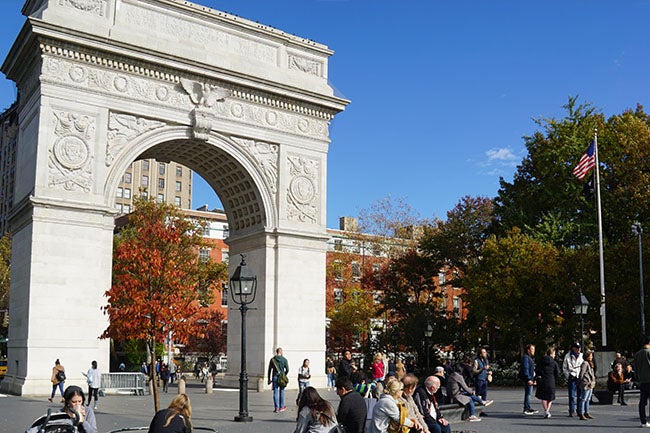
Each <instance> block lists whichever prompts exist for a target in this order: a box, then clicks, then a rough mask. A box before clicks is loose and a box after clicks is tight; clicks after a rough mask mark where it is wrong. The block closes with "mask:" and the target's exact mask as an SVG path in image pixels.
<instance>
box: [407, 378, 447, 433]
mask: <svg viewBox="0 0 650 433" xmlns="http://www.w3.org/2000/svg"><path fill="white" fill-rule="evenodd" d="M438 388H440V379H438V377H437V376H429V377H427V378H426V380H425V381H424V384H422V385H420V386H418V387H417V388H416V390H415V394H414V395H413V400H415V404H416V405H417V407H418V409H419V410H420V413H421V414H422V416H423V417H424V422H426V423H427V427H429V431H430V432H431V433H450V431H451V427H449V422H448V421H447V420H446V419H444V418H443V417H442V413H440V409H439V408H438V402H437V401H436V391H438Z"/></svg>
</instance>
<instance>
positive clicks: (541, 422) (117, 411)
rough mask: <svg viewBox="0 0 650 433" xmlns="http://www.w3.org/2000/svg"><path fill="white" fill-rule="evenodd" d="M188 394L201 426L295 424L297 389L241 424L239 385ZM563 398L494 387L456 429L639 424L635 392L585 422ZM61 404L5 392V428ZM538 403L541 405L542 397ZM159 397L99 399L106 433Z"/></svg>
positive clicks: (21, 426)
mask: <svg viewBox="0 0 650 433" xmlns="http://www.w3.org/2000/svg"><path fill="white" fill-rule="evenodd" d="M169 391H170V392H169V393H168V394H161V407H166V406H167V405H168V404H169V402H170V401H171V400H172V398H173V397H174V395H175V393H176V387H175V386H172V387H170V390H169ZM319 391H320V392H321V395H323V396H324V397H325V398H327V399H328V400H329V401H331V402H332V403H333V404H334V405H335V407H336V405H337V404H338V397H337V396H336V393H335V392H334V391H327V390H326V389H321V390H319ZM187 394H188V395H189V396H190V400H191V402H192V410H193V417H192V419H193V422H194V425H195V426H197V427H212V428H214V429H216V430H217V431H218V432H219V433H267V432H268V433H276V432H277V433H285V432H286V433H291V432H293V431H294V429H295V420H296V407H295V404H294V403H295V398H296V391H295V390H288V391H287V392H286V397H287V401H286V403H287V408H288V409H287V411H286V412H283V413H278V414H275V413H273V397H272V394H271V392H270V391H263V392H260V393H258V392H249V394H248V398H249V408H248V409H249V414H250V415H251V416H252V417H253V419H254V420H253V422H251V423H237V422H235V421H234V420H233V419H234V417H235V416H236V415H237V414H238V413H239V392H238V390H236V389H217V388H215V389H214V392H213V393H212V394H206V393H205V390H204V388H203V387H202V386H201V384H199V383H196V382H191V381H190V382H189V383H188V388H187ZM557 395H558V399H557V400H556V401H555V403H554V404H553V408H552V410H551V413H552V414H553V417H552V418H550V419H543V418H542V417H541V415H533V416H526V417H524V416H522V414H521V411H522V398H523V389H519V388H513V389H511V388H505V389H490V390H489V393H488V397H489V398H491V399H494V400H495V403H494V405H492V406H491V407H490V408H489V414H488V415H489V416H487V417H484V418H483V421H481V422H477V423H469V422H458V423H454V424H452V430H454V431H468V432H477V433H497V432H500V433H501V432H502V433H515V432H527V433H533V432H535V433H536V432H549V433H554V432H558V433H559V432H562V433H565V432H566V431H582V432H585V433H587V432H588V433H601V432H602V433H605V432H607V433H612V432H622V431H626V430H629V429H638V428H639V426H640V422H639V420H638V412H637V404H638V395H634V396H630V398H629V401H628V403H629V406H618V405H615V406H612V405H608V406H600V405H592V408H591V413H592V414H593V416H594V417H595V419H594V420H590V421H580V420H578V419H577V418H569V417H567V397H566V391H565V390H564V389H559V390H558V393H557ZM60 406H61V405H60V404H53V403H49V402H48V401H47V399H46V397H43V398H37V397H16V396H3V397H0V433H21V432H24V431H25V429H26V428H27V427H28V426H29V425H30V424H31V423H32V421H33V420H35V419H36V418H38V417H39V416H41V415H42V414H44V413H45V412H46V411H47V408H48V407H52V408H53V409H58V408H60ZM533 406H534V407H535V408H536V409H541V408H540V404H539V401H538V400H535V399H533ZM153 414H154V410H153V398H152V397H151V396H150V395H146V396H131V395H109V396H106V397H104V398H100V400H99V410H98V411H97V424H98V429H99V432H100V433H107V432H110V431H112V430H117V429H120V428H124V427H135V426H148V425H149V422H150V420H151V418H152V417H153Z"/></svg>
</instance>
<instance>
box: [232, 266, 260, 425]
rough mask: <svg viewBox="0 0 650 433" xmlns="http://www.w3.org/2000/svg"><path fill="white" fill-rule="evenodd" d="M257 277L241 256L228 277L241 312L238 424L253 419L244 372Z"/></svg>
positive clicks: (233, 296) (246, 375) (236, 418)
mask: <svg viewBox="0 0 650 433" xmlns="http://www.w3.org/2000/svg"><path fill="white" fill-rule="evenodd" d="M256 289H257V277H256V276H255V274H254V273H253V271H252V270H251V269H250V268H249V267H248V265H246V256H245V255H243V254H241V263H240V264H239V266H237V269H235V272H234V273H233V274H232V277H230V293H231V294H232V300H233V301H234V302H235V304H237V305H239V311H241V368H240V373H239V415H237V416H236V417H235V421H238V422H251V421H253V417H252V416H249V415H248V373H247V372H246V312H247V311H248V310H249V308H248V304H251V303H252V302H253V301H254V300H255V292H256Z"/></svg>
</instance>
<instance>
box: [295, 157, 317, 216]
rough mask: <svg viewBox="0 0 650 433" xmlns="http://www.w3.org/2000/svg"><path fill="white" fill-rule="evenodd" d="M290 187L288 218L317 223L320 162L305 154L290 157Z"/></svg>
mask: <svg viewBox="0 0 650 433" xmlns="http://www.w3.org/2000/svg"><path fill="white" fill-rule="evenodd" d="M288 164H289V176H290V178H291V180H290V182H289V188H288V189H287V219H289V220H292V221H300V222H308V223H314V224H315V223H317V222H318V220H317V217H318V199H319V197H318V196H319V194H318V191H319V189H318V174H319V162H318V161H316V160H314V159H309V158H306V157H304V156H290V157H289V158H288Z"/></svg>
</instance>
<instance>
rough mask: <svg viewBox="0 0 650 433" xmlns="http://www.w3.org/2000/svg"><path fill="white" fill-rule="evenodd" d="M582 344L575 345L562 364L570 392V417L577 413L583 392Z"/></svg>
mask: <svg viewBox="0 0 650 433" xmlns="http://www.w3.org/2000/svg"><path fill="white" fill-rule="evenodd" d="M580 349H581V347H580V343H573V344H572V345H571V350H569V352H568V353H567V354H566V355H564V361H563V362H562V372H563V373H564V377H566V379H567V387H568V390H569V416H574V415H575V413H576V403H577V402H578V401H580V396H581V394H582V390H581V389H580V388H579V387H578V376H579V375H580V366H581V365H582V363H583V359H582V353H580Z"/></svg>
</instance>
